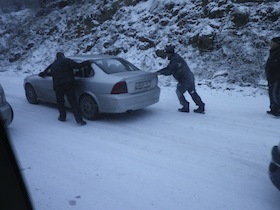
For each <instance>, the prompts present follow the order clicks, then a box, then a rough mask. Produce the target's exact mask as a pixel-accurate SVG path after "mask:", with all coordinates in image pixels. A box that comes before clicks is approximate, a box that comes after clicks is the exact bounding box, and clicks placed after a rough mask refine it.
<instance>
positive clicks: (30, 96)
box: [25, 84, 39, 104]
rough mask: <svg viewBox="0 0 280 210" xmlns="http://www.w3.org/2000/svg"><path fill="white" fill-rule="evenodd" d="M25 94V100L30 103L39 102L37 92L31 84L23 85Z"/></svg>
mask: <svg viewBox="0 0 280 210" xmlns="http://www.w3.org/2000/svg"><path fill="white" fill-rule="evenodd" d="M25 96H26V99H27V101H28V102H29V103H31V104H37V103H38V102H39V101H38V97H37V94H36V92H35V90H34V88H33V87H32V85H30V84H26V85H25Z"/></svg>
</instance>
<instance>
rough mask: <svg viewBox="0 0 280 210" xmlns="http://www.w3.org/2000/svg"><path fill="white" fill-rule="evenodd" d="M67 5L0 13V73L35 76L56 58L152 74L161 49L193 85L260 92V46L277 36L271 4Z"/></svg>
mask: <svg viewBox="0 0 280 210" xmlns="http://www.w3.org/2000/svg"><path fill="white" fill-rule="evenodd" d="M71 2H72V1H57V2H56V3H50V4H48V5H46V7H45V8H43V9H41V10H39V11H36V12H34V11H31V10H28V9H26V10H21V11H17V12H12V13H3V12H2V13H1V17H0V25H1V26H0V27H1V28H0V34H1V38H0V51H1V54H0V64H1V69H0V71H2V72H3V71H5V74H7V73H8V74H12V75H13V74H18V73H20V74H22V73H26V74H31V73H33V72H35V73H36V72H38V71H39V70H42V69H43V68H45V67H46V66H47V65H48V64H49V63H50V62H51V61H52V60H53V59H54V56H55V53H56V52H57V51H58V50H61V51H64V52H65V54H66V55H73V54H96V53H98V54H99V53H106V54H113V55H118V56H121V57H124V58H126V59H128V60H129V61H131V62H133V63H134V64H135V65H136V66H138V67H140V68H142V69H144V70H147V71H155V70H157V69H159V68H162V67H163V66H164V65H165V64H166V60H164V59H163V58H162V51H161V50H162V49H163V47H164V46H165V45H166V44H174V45H175V46H176V50H177V51H178V52H179V54H181V55H182V56H183V57H184V58H185V59H187V61H188V63H189V65H190V67H191V69H192V71H193V72H194V73H195V74H196V76H197V78H198V80H197V81H198V82H199V83H204V84H207V85H209V86H213V83H212V82H213V81H215V85H216V84H217V82H218V83H220V84H221V83H226V84H227V85H229V84H238V85H241V86H244V85H246V86H249V85H253V86H263V85H265V81H264V73H263V71H264V70H263V68H264V63H265V61H266V58H267V55H268V49H269V48H268V43H269V40H270V39H271V38H272V37H273V36H276V35H279V31H280V25H279V14H280V2H279V1H271V0H270V1H259V0H256V1H252V0H250V1H245V0H215V1H208V0H204V1H194V0H177V1H171V0H168V1H164V2H163V1H160V0H142V1H141V0H126V1H120V0H119V1H118V0H111V1H89V0H83V1H79V3H71ZM73 2H75V1H73ZM76 2H77V1H76ZM172 81H173V80H172V79H169V80H167V81H164V82H163V83H164V85H170V83H172ZM210 81H212V82H210Z"/></svg>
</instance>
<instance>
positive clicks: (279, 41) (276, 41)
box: [271, 37, 280, 45]
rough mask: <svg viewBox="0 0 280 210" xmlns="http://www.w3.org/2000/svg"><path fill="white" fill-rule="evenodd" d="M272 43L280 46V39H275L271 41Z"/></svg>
mask: <svg viewBox="0 0 280 210" xmlns="http://www.w3.org/2000/svg"><path fill="white" fill-rule="evenodd" d="M271 41H273V42H274V43H276V44H279V45H280V37H274V38H272V39H271Z"/></svg>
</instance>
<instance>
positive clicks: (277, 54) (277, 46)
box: [265, 37, 280, 116]
mask: <svg viewBox="0 0 280 210" xmlns="http://www.w3.org/2000/svg"><path fill="white" fill-rule="evenodd" d="M270 45H271V48H270V52H269V57H268V59H267V62H266V65H265V73H266V78H267V82H268V95H269V101H270V110H269V111H267V113H268V114H272V115H274V116H280V37H275V38H273V39H272V40H271V44H270Z"/></svg>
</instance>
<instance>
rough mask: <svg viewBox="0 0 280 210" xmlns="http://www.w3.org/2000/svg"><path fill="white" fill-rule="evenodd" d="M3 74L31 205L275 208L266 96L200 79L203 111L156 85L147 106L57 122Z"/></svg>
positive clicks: (273, 130)
mask: <svg viewBox="0 0 280 210" xmlns="http://www.w3.org/2000/svg"><path fill="white" fill-rule="evenodd" d="M0 83H1V85H2V86H3V88H4V89H5V92H6V97H7V100H8V101H9V102H10V104H11V105H12V107H13V109H14V112H15V118H14V121H13V122H12V124H11V125H10V126H9V128H8V131H9V134H10V137H11V140H12V143H13V145H14V148H15V150H16V153H17V156H18V158H19V160H20V163H21V168H22V172H23V174H24V176H25V179H26V181H27V184H28V187H29V190H30V193H31V197H32V200H33V203H34V206H35V209H37V210H45V209H58V210H64V209H79V210H88V209H96V210H108V209H114V210H131V209H133V210H149V209H156V210H170V209H174V210H187V209H188V210H189V209H191V210H225V209H226V210H241V209H252V210H264V209H266V210H278V209H279V208H280V199H279V195H280V194H279V191H277V189H276V188H275V187H274V186H273V185H272V183H271V182H270V180H269V177H268V165H269V161H270V150H271V148H272V146H273V145H275V144H277V143H278V142H279V140H280V138H279V136H280V134H279V118H275V117H272V116H269V115H267V114H266V113H265V112H266V110H267V108H268V98H267V96H266V95H259V94H255V96H250V94H247V93H250V92H251V90H250V89H245V88H244V92H234V91H228V92H227V91H216V90H211V89H208V88H207V87H203V86H200V87H198V88H197V90H198V93H199V94H200V95H201V97H202V99H203V100H204V101H205V103H206V114H205V115H201V114H196V113H193V112H191V113H179V112H177V108H179V104H178V101H177V99H176V95H175V90H174V87H162V88H161V90H162V92H161V98H160V102H159V103H157V104H155V105H153V106H150V107H148V108H146V109H143V110H139V111H137V112H134V113H130V114H122V115H106V116H103V117H102V118H101V119H100V120H98V121H88V123H87V125H86V126H82V127H80V126H77V125H76V123H75V121H74V118H73V115H72V114H71V113H69V114H68V118H67V122H65V123H62V122H59V121H58V120H57V116H58V112H57V109H56V108H55V107H54V106H49V105H46V104H40V105H31V104H29V103H28V102H27V100H26V99H25V95H24V89H23V76H14V77H13V76H7V75H5V74H4V73H2V74H1V77H0ZM246 95H249V96H246ZM186 96H187V97H188V99H189V98H190V97H189V96H188V95H186ZM191 105H192V107H191V108H192V109H193V108H195V107H194V104H193V102H192V101H191Z"/></svg>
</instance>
